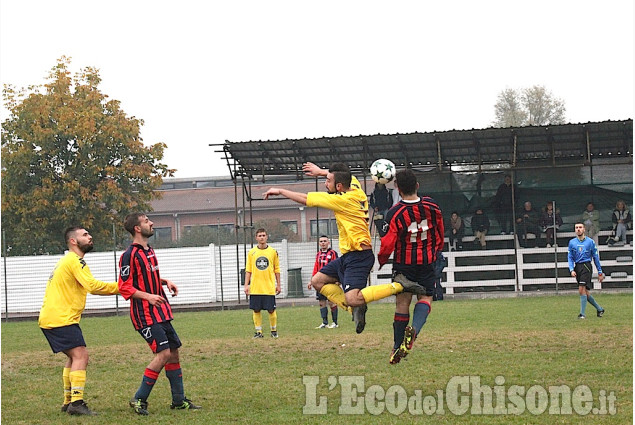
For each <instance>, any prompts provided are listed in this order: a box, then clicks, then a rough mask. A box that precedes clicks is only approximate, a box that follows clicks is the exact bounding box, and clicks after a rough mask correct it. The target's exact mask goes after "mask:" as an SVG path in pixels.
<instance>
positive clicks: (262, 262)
mask: <svg viewBox="0 0 635 425" xmlns="http://www.w3.org/2000/svg"><path fill="white" fill-rule="evenodd" d="M267 267H269V259H268V258H267V257H258V258H257V259H256V268H257V269H258V270H267Z"/></svg>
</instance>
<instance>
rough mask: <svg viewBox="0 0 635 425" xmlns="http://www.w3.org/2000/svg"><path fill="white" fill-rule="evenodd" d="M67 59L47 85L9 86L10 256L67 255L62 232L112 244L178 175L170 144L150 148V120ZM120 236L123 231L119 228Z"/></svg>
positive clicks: (5, 217) (6, 221)
mask: <svg viewBox="0 0 635 425" xmlns="http://www.w3.org/2000/svg"><path fill="white" fill-rule="evenodd" d="M69 66H70V59H68V58H66V57H62V58H61V59H59V60H58V63H57V65H56V66H55V67H53V68H52V69H51V71H50V74H49V77H48V80H47V82H46V84H44V85H43V86H31V87H28V88H26V89H20V90H17V89H15V88H13V87H12V86H7V85H5V87H4V90H3V100H4V104H5V108H6V109H7V110H8V111H9V117H8V118H7V119H6V120H5V121H4V122H3V123H2V229H3V234H4V235H5V237H6V241H5V242H6V243H7V246H8V248H9V250H10V252H9V255H32V254H47V253H51V254H54V253H61V252H63V251H64V249H66V247H65V244H64V241H63V231H64V229H65V228H66V227H67V226H69V225H75V224H78V225H81V226H84V227H86V228H87V229H88V230H89V231H90V232H91V234H92V235H93V237H94V238H95V241H96V244H98V243H101V244H106V246H108V244H110V246H112V235H111V233H112V228H113V222H114V223H116V225H117V226H116V227H117V228H118V229H121V222H122V221H123V217H124V216H125V215H126V214H127V213H128V212H130V211H132V210H142V211H148V210H149V208H150V201H151V200H152V199H153V197H154V196H156V195H155V193H156V192H155V189H157V188H158V187H159V186H160V185H161V182H162V177H165V176H169V175H172V173H173V171H174V170H170V169H169V168H168V167H167V165H165V164H163V163H161V160H162V159H163V151H164V149H165V148H166V146H165V144H163V143H156V144H153V145H151V146H145V145H144V144H143V141H142V139H141V137H140V129H141V126H142V125H143V120H141V119H138V118H135V117H129V116H127V115H126V114H125V112H124V111H123V110H122V109H121V108H120V102H119V101H117V100H111V99H109V98H108V96H107V95H105V94H104V93H102V92H101V91H100V90H99V84H100V82H101V78H100V77H99V72H98V70H97V69H95V68H91V67H87V68H85V69H83V70H81V71H80V72H79V73H77V74H76V75H74V76H71V73H70V71H69ZM118 231H119V230H118Z"/></svg>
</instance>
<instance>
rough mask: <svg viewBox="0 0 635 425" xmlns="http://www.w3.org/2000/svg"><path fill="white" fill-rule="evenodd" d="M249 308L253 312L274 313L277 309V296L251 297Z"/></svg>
mask: <svg viewBox="0 0 635 425" xmlns="http://www.w3.org/2000/svg"><path fill="white" fill-rule="evenodd" d="M249 308H250V309H252V310H253V311H260V310H267V311H274V310H275V309H276V296H275V295H250V296H249Z"/></svg>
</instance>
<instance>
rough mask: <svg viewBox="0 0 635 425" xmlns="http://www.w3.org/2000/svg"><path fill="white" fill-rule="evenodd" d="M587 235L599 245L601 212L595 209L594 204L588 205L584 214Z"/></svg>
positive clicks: (583, 220)
mask: <svg viewBox="0 0 635 425" xmlns="http://www.w3.org/2000/svg"><path fill="white" fill-rule="evenodd" d="M581 220H582V223H584V229H585V233H586V235H587V236H588V237H590V238H591V239H593V240H594V241H595V244H596V245H598V244H599V242H598V233H599V232H600V212H599V211H598V210H596V209H595V205H593V202H589V203H588V204H586V210H585V211H584V212H583V213H582V219H581Z"/></svg>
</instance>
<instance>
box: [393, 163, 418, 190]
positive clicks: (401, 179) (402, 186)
mask: <svg viewBox="0 0 635 425" xmlns="http://www.w3.org/2000/svg"><path fill="white" fill-rule="evenodd" d="M395 183H396V184H397V187H398V188H399V191H400V192H401V193H402V194H404V195H406V196H409V195H416V194H417V176H415V173H414V171H412V170H411V169H410V168H405V169H403V170H399V171H397V174H395Z"/></svg>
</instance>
